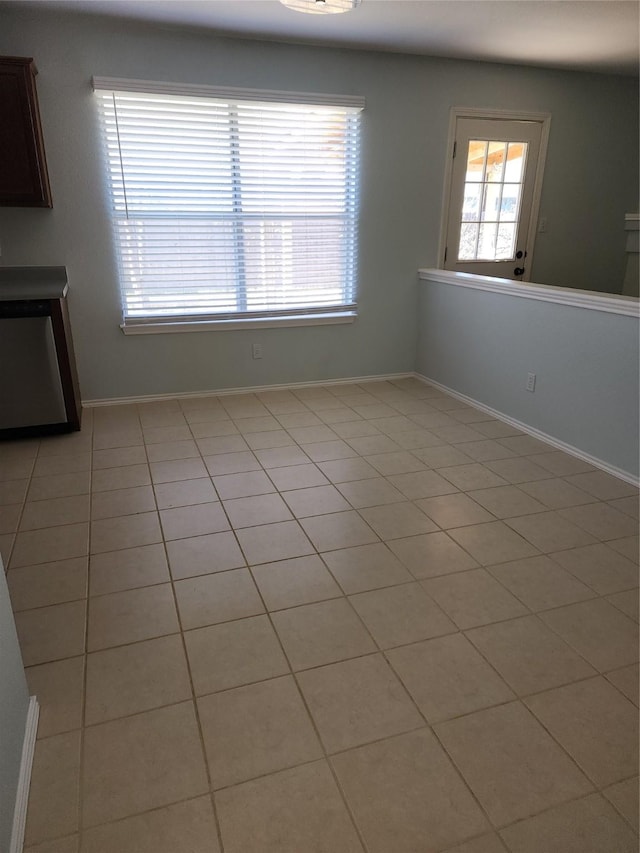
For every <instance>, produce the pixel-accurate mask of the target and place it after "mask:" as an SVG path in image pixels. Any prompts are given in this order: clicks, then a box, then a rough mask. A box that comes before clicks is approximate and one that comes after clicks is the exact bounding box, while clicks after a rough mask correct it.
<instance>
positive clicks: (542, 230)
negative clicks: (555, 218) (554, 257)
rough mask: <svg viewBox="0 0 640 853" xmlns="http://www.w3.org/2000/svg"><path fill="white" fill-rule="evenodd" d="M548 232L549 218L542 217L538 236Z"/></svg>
mask: <svg viewBox="0 0 640 853" xmlns="http://www.w3.org/2000/svg"><path fill="white" fill-rule="evenodd" d="M546 230H547V217H546V216H541V217H540V219H539V220H538V234H544V233H545V231H546Z"/></svg>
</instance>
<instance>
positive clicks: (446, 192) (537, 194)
mask: <svg viewBox="0 0 640 853" xmlns="http://www.w3.org/2000/svg"><path fill="white" fill-rule="evenodd" d="M459 118H478V119H484V118H486V119H502V120H504V121H535V122H537V123H538V124H540V125H541V128H542V130H541V134H540V150H539V151H538V164H537V170H536V176H535V181H534V185H533V198H532V199H531V214H530V217H529V231H528V233H527V255H528V263H527V265H526V271H525V274H524V278H525V280H526V279H527V278H528V271H529V270H530V269H531V267H532V265H533V252H534V249H535V242H536V235H537V233H538V216H539V213H540V199H541V197H542V181H543V179H544V168H545V164H546V160H547V150H548V147H549V131H550V127H551V113H540V112H520V111H518V110H501V109H481V108H478V107H451V110H450V111H449V133H448V136H447V152H446V159H445V173H444V186H443V189H442V212H441V214H440V216H441V219H440V240H439V242H438V260H437V263H438V264H439V265H440V266H441V267H444V253H445V249H446V247H447V227H448V223H449V201H450V198H451V176H452V173H453V143H454V142H455V139H456V123H457V121H458V119H459Z"/></svg>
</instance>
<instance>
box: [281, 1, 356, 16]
mask: <svg viewBox="0 0 640 853" xmlns="http://www.w3.org/2000/svg"><path fill="white" fill-rule="evenodd" d="M280 2H281V3H282V4H283V6H286V7H287V9H293V10H294V11H295V12H308V13H309V14H311V15H335V14H338V13H340V12H350V11H351V10H352V9H355V8H356V6H359V5H360V0H280Z"/></svg>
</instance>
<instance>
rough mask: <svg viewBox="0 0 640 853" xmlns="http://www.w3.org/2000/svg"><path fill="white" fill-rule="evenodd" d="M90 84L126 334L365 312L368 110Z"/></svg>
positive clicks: (244, 94) (196, 90)
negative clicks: (363, 161) (363, 193)
mask: <svg viewBox="0 0 640 853" xmlns="http://www.w3.org/2000/svg"><path fill="white" fill-rule="evenodd" d="M143 87H144V89H146V90H145V91H143V90H141V89H142V88H143ZM94 88H95V89H96V91H97V96H98V99H99V103H100V110H101V116H102V127H103V131H104V142H105V146H106V155H107V170H108V178H109V185H110V189H111V198H112V207H113V222H114V228H115V235H116V244H117V249H118V258H119V267H120V280H121V291H122V303H123V314H124V322H125V325H127V324H140V323H158V322H167V323H171V322H180V323H184V322H189V321H206V320H211V321H216V320H229V319H250V318H254V317H260V318H262V317H265V316H267V317H269V316H279V317H281V316H285V317H286V316H294V317H295V316H298V315H304V316H307V315H313V314H327V313H340V312H347V313H349V312H353V311H354V310H355V281H356V260H357V258H356V241H357V216H358V172H359V117H360V112H361V109H362V106H363V101H362V100H360V99H357V98H342V97H340V96H338V97H336V98H332V97H331V96H309V95H300V96H296V95H295V94H291V93H287V94H285V93H275V92H274V93H271V92H254V91H252V90H235V91H234V90H226V89H224V90H220V89H209V88H208V87H186V88H185V87H172V86H170V85H165V84H146V85H145V84H140V83H138V82H137V81H130V82H127V81H120V80H117V81H116V80H108V79H104V78H99V79H94Z"/></svg>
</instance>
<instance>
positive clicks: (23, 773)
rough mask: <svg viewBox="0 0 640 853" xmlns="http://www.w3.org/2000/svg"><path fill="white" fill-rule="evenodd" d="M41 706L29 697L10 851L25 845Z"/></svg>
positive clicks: (17, 849)
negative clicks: (32, 769)
mask: <svg viewBox="0 0 640 853" xmlns="http://www.w3.org/2000/svg"><path fill="white" fill-rule="evenodd" d="M39 715H40V706H39V705H38V700H37V699H36V697H35V696H31V698H30V699H29V709H28V711H27V721H26V724H25V728H24V740H23V742H22V759H21V761H20V775H19V777H18V789H17V791H16V805H15V808H14V810H13V829H12V830H11V842H10V844H9V853H22V849H23V846H24V831H25V827H26V824H27V806H28V804H29V786H30V784H31V768H32V767H33V753H34V751H35V746H36V735H37V733H38V717H39Z"/></svg>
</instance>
